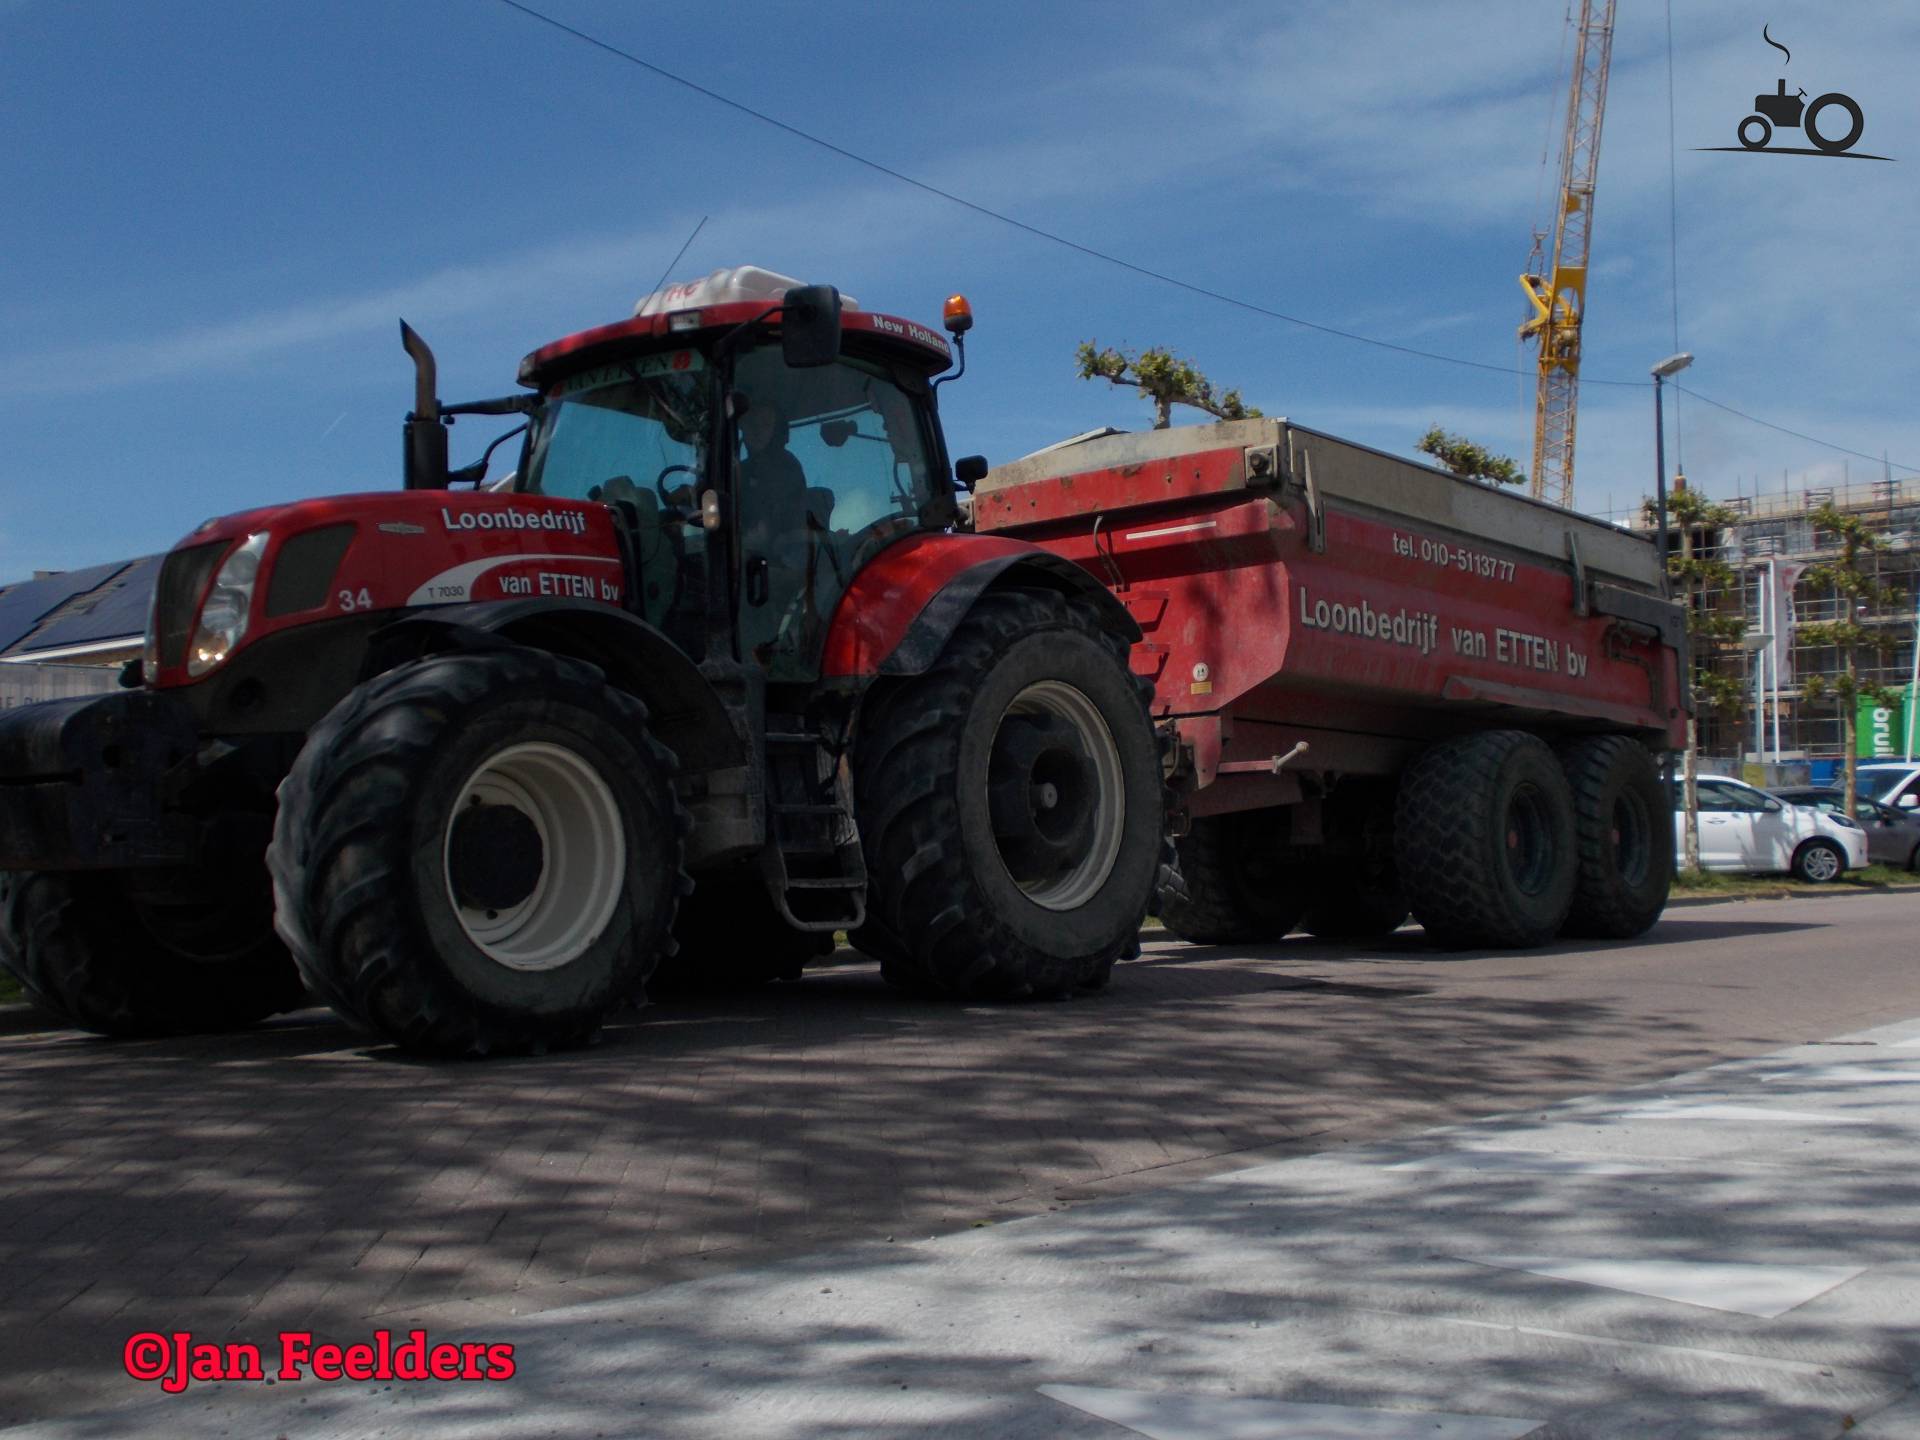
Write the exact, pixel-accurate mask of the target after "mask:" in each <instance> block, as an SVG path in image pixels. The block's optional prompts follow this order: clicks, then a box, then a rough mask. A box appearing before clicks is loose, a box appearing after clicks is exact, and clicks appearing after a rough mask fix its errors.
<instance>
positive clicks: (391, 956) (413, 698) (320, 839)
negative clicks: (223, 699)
mask: <svg viewBox="0 0 1920 1440" xmlns="http://www.w3.org/2000/svg"><path fill="white" fill-rule="evenodd" d="M674 764H675V762H674V758H673V755H672V753H671V752H670V751H668V750H667V749H666V748H665V747H664V746H662V745H661V744H660V743H659V742H658V741H656V740H655V739H654V738H653V737H652V735H651V733H650V732H649V730H648V728H647V712H646V707H645V706H643V705H642V704H641V703H640V702H639V701H638V700H636V699H635V698H633V697H632V696H630V695H627V694H625V693H623V692H621V691H618V690H615V689H612V688H610V687H609V686H607V685H606V684H605V682H604V680H603V678H602V676H601V673H600V672H599V671H598V670H597V669H595V668H593V667H592V666H590V665H586V664H583V663H581V662H580V661H577V660H571V659H567V658H564V657H561V656H558V655H552V654H548V653H546V652H544V651H540V650H532V649H525V648H521V647H517V646H516V647H511V648H502V649H498V650H488V651H482V652H478V653H465V654H442V655H430V656H427V657H426V658H424V659H421V660H415V661H412V662H409V663H407V664H405V665H401V666H399V667H397V668H395V669H393V670H390V671H388V672H386V673H385V674H383V675H379V676H376V677H375V678H374V679H372V680H369V681H367V682H366V683H364V684H362V685H360V686H359V687H358V688H356V689H355V690H353V691H351V692H349V693H348V695H347V696H346V698H344V699H343V700H341V701H340V703H339V704H337V705H336V706H335V707H334V708H333V710H332V711H331V712H329V713H328V714H327V716H326V717H325V718H324V719H322V720H321V722H320V723H319V724H318V725H317V726H315V727H314V729H313V731H312V733H311V734H310V735H309V736H308V739H307V743H306V746H305V748H304V749H303V750H302V751H301V752H300V757H299V759H298V760H296V761H295V762H294V766H293V769H292V771H291V772H290V773H289V774H288V776H287V778H286V780H285V782H284V783H283V784H282V785H281V787H280V812H279V816H278V819H277V821H276V824H275V827H274V838H273V845H272V848H271V849H270V850H269V852H268V861H269V866H270V868H271V870H272V872H273V881H274V891H275V896H276V900H277V913H276V921H277V923H278V925H279V927H280V931H281V934H282V935H283V936H284V937H285V938H286V941H287V944H288V948H289V949H291V950H292V951H293V955H294V958H295V960H296V961H297V962H298V964H299V966H300V971H301V974H302V975H303V976H304V977H305V978H306V981H307V983H308V984H309V985H310V986H311V987H312V988H313V989H314V990H315V991H316V992H318V993H319V994H320V995H321V996H322V997H324V998H325V999H326V1000H327V1002H328V1003H329V1004H331V1005H332V1006H333V1007H334V1008H335V1009H336V1010H338V1011H339V1012H340V1013H341V1014H342V1015H343V1016H345V1017H346V1018H347V1019H348V1020H350V1021H352V1022H353V1023H355V1024H357V1025H359V1026H360V1027H362V1028H363V1029H366V1030H368V1031H370V1032H372V1033H373V1034H375V1035H378V1036H380V1037H382V1038H383V1039H386V1040H389V1041H391V1042H393V1043H394V1044H396V1045H399V1046H400V1047H402V1048H403V1049H407V1050H412V1051H417V1052H421V1053H425V1054H433V1055H449V1056H466V1055H491V1054H513V1053H525V1052H535V1053H538V1052H542V1051H545V1050H550V1049H558V1048H562V1047H565V1046H571V1045H578V1044H583V1043H585V1042H586V1041H588V1040H590V1039H592V1038H593V1036H594V1035H595V1033H597V1031H598V1030H599V1028H600V1025H601V1022H602V1021H603V1019H604V1018H605V1016H606V1014H607V1012H608V1011H610V1010H611V1009H613V1008H614V1007H615V1006H616V1005H619V1004H622V1003H626V1002H634V1001H638V1000H640V999H642V998H644V987H645V984H646V981H647V979H648V977H649V976H650V975H651V974H652V973H653V969H654V966H655V964H656V963H657V962H658V960H659V958H660V956H661V955H662V954H663V953H664V952H665V951H666V950H667V949H668V947H669V946H670V945H671V943H672V940H671V931H672V926H673V918H674V912H675V908H676V906H677V904H678V902H679V899H680V897H681V896H682V895H684V894H686V893H687V891H688V890H689V889H691V886H692V882H691V881H690V880H689V879H688V878H687V876H686V874H685V872H684V870H683V869H682V868H681V861H682V856H683V851H684V837H685V834H686V831H687V829H688V822H687V819H686V816H685V814H684V812H683V811H682V810H681V808H680V805H679V802H678V799H677V798H676V796H675V794H674V790H673V784H672V778H671V777H672V772H673V769H674ZM470 815H471V816H473V817H474V818H473V819H472V820H469V819H468V817H469V816H470ZM463 822H464V823H463ZM550 856H558V857H559V858H558V860H557V861H555V862H553V863H550V861H549V857H550Z"/></svg>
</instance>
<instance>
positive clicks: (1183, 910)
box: [1160, 810, 1314, 945]
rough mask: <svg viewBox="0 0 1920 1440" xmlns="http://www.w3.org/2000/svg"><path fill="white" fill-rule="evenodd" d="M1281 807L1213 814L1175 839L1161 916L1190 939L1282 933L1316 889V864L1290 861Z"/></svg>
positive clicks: (1244, 940)
mask: <svg viewBox="0 0 1920 1440" xmlns="http://www.w3.org/2000/svg"><path fill="white" fill-rule="evenodd" d="M1278 818H1279V816H1278V812H1277V811H1269V810H1244V811H1238V812H1235V813H1233V814H1230V815H1208V816H1204V817H1202V818H1201V819H1198V820H1195V821H1194V822H1193V826H1192V828H1191V829H1190V830H1188V831H1187V833H1186V834H1185V835H1182V836H1181V837H1180V838H1179V839H1178V840H1176V841H1174V842H1173V852H1174V861H1173V865H1172V866H1171V867H1170V869H1169V871H1168V873H1167V876H1166V878H1165V882H1164V888H1163V889H1162V891H1161V895H1160V923H1161V924H1162V925H1164V926H1166V927H1167V929H1168V930H1170V931H1172V932H1173V933H1174V934H1175V935H1176V936H1178V937H1179V938H1180V939H1182V940H1185V941H1186V942H1187V943H1188V944H1190V945H1239V944H1261V943H1264V942H1267V941H1271V940H1282V939H1285V938H1286V936H1287V933H1288V932H1289V931H1291V930H1292V929H1293V928H1294V927H1295V926H1296V925H1298V924H1299V923H1300V917H1301V916H1302V915H1303V914H1305V913H1306V909H1307V905H1308V902H1309V901H1310V900H1311V899H1312V897H1313V891H1314V885H1313V880H1312V876H1313V869H1312V867H1299V866H1292V865H1289V864H1288V863H1287V861H1286V859H1285V856H1284V850H1285V846H1284V845H1283V843H1282V841H1281V838H1280V835H1279V833H1278V831H1277V829H1276V821H1277V820H1278Z"/></svg>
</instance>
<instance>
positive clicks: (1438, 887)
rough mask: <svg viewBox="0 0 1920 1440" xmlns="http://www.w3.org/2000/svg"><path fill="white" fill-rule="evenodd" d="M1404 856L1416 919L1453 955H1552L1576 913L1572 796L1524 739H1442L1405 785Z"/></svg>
mask: <svg viewBox="0 0 1920 1440" xmlns="http://www.w3.org/2000/svg"><path fill="white" fill-rule="evenodd" d="M1393 829H1394V837H1393V838H1394V854H1395V858H1396V860H1397V862H1398V865H1399V870H1400V883H1401V884H1402V885H1403V886H1405V887H1406V892H1407V899H1408V901H1409V903H1410V904H1411V906H1412V909H1413V914H1414V917H1415V918H1416V919H1417V920H1419V922H1420V923H1421V925H1422V926H1424V927H1425V929H1426V931H1427V935H1428V937H1429V938H1431V939H1432V940H1433V941H1434V942H1435V943H1437V944H1440V945H1445V946H1450V947H1456V948H1464V947H1467V946H1480V945H1489V946H1501V947H1508V948H1519V947H1524V946H1529V945H1543V944H1545V943H1546V942H1547V941H1548V940H1551V939H1552V938H1553V937H1554V935H1555V934H1556V933H1557V932H1558V931H1559V929H1560V926H1561V924H1562V923H1563V922H1564V921H1565V920H1566V918H1567V911H1568V909H1569V908H1570V907H1571V905H1572V903H1573V887H1574V871H1575V864H1574V827H1573V797H1572V795H1571V793H1570V792H1569V790H1568V788H1567V780H1566V776H1565V775H1564V774H1562V773H1561V770H1560V763H1559V761H1557V760H1556V759H1555V758H1554V755H1553V751H1551V750H1549V749H1548V748H1547V746H1546V744H1545V743H1544V742H1542V741H1541V740H1539V739H1538V738H1536V737H1535V736H1532V735H1529V734H1527V733H1525V732H1524V731H1520V730H1489V731H1484V732H1482V733H1480V734H1476V735H1463V736H1460V737H1458V738H1456V739H1453V740H1443V741H1441V742H1440V743H1439V744H1437V745H1434V746H1431V747H1429V748H1428V749H1427V750H1425V751H1424V752H1422V753H1421V754H1420V756H1419V757H1418V758H1416V759H1415V760H1414V762H1413V764H1412V765H1410V766H1408V767H1407V771H1406V773H1405V774H1404V775H1402V776H1401V778H1400V791H1399V798H1398V802H1397V804H1396V806H1395V810H1394V827H1393Z"/></svg>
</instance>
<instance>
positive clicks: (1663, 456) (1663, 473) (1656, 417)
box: [1653, 350, 1693, 591]
mask: <svg viewBox="0 0 1920 1440" xmlns="http://www.w3.org/2000/svg"><path fill="white" fill-rule="evenodd" d="M1692 363H1693V356H1691V355H1689V354H1688V353H1687V352H1686V351H1684V350H1683V351H1681V352H1680V353H1679V354H1678V355H1669V356H1668V357H1667V358H1666V359H1664V360H1662V361H1661V362H1660V363H1659V364H1658V365H1656V366H1654V367H1653V469H1654V476H1653V504H1654V511H1655V521H1654V523H1655V524H1657V525H1658V526H1659V527H1660V538H1659V542H1658V543H1659V546H1660V585H1661V588H1662V590H1663V591H1664V590H1665V588H1666V585H1667V426H1666V420H1665V417H1664V416H1663V415H1662V414H1661V410H1660V386H1661V382H1663V381H1664V380H1665V379H1666V378H1667V377H1668V376H1669V375H1678V374H1679V373H1680V372H1681V371H1682V370H1684V369H1686V368H1687V366H1689V365H1691V364H1692Z"/></svg>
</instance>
